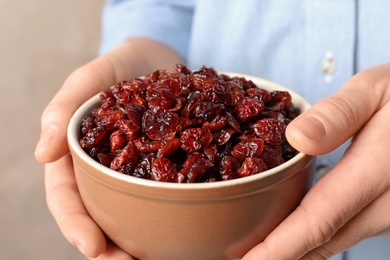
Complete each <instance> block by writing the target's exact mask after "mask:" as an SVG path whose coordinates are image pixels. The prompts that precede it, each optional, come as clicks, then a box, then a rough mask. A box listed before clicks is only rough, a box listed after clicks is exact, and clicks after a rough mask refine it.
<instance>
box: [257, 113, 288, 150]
mask: <svg viewBox="0 0 390 260" xmlns="http://www.w3.org/2000/svg"><path fill="white" fill-rule="evenodd" d="M252 127H253V129H254V130H255V132H256V135H257V136H258V137H261V138H262V139H263V140H264V141H265V142H267V143H269V144H280V143H282V142H283V141H284V140H285V134H284V133H285V130H286V125H285V124H284V123H282V122H280V121H279V120H278V119H275V118H263V119H260V120H259V121H257V122H256V123H254V124H253V126H252Z"/></svg>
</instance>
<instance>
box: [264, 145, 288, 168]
mask: <svg viewBox="0 0 390 260" xmlns="http://www.w3.org/2000/svg"><path fill="white" fill-rule="evenodd" d="M261 158H262V159H263V161H264V163H265V164H266V165H267V167H268V168H274V167H276V166H278V165H280V164H282V163H284V159H283V154H282V148H281V147H280V146H265V147H264V150H263V152H262V154H261Z"/></svg>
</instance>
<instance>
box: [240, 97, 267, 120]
mask: <svg viewBox="0 0 390 260" xmlns="http://www.w3.org/2000/svg"><path fill="white" fill-rule="evenodd" d="M263 109H264V103H263V101H258V100H255V99H252V98H249V97H246V98H244V100H243V101H242V102H240V103H238V104H237V105H236V106H235V111H236V116H237V118H238V119H239V120H241V121H242V122H247V121H248V120H250V119H253V118H256V117H258V116H259V115H260V113H261V112H262V111H263Z"/></svg>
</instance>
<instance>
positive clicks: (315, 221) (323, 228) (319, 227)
mask: <svg viewBox="0 0 390 260" xmlns="http://www.w3.org/2000/svg"><path fill="white" fill-rule="evenodd" d="M299 210H300V211H301V213H302V214H303V215H304V219H307V235H308V237H307V239H308V240H307V241H308V243H309V247H310V248H318V247H320V246H322V245H323V244H325V243H326V242H328V241H329V240H330V239H331V238H332V237H333V235H334V234H335V233H336V231H337V229H338V228H337V227H338V226H339V225H338V220H337V218H334V219H333V220H331V219H322V218H319V217H317V216H316V214H313V213H312V212H311V211H310V210H309V209H306V208H305V207H304V206H302V205H301V206H299Z"/></svg>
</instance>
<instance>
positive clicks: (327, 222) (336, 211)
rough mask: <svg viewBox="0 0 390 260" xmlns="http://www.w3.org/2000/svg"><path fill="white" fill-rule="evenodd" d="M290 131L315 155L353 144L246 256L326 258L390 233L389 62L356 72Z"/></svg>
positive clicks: (303, 148) (294, 142) (290, 135)
mask: <svg viewBox="0 0 390 260" xmlns="http://www.w3.org/2000/svg"><path fill="white" fill-rule="evenodd" d="M286 131H287V132H286V135H287V138H288V140H289V142H290V143H291V144H292V145H293V146H294V147H295V148H296V149H298V150H300V151H302V152H304V153H307V154H312V155H320V154H325V153H328V152H330V151H332V150H334V149H335V148H337V147H338V146H340V145H341V144H342V143H344V142H345V141H346V140H347V139H349V138H350V137H353V139H352V143H351V145H350V146H349V148H348V149H347V151H346V152H345V154H344V155H343V157H342V158H341V159H340V161H339V162H338V163H337V165H336V166H335V167H334V168H333V169H332V170H331V171H329V172H328V173H327V174H326V175H325V176H324V177H323V178H321V179H320V180H319V181H318V182H317V183H316V184H315V185H314V186H313V187H312V189H311V190H310V191H309V192H308V193H307V194H306V196H305V197H304V199H303V200H302V202H301V204H300V205H299V206H298V207H297V208H296V210H295V211H294V212H293V213H291V215H290V216H288V217H287V218H286V219H285V220H284V221H283V222H282V223H281V224H280V225H279V226H278V227H277V228H276V229H275V230H274V231H273V232H272V233H271V234H269V235H268V237H267V238H266V239H265V240H264V241H263V242H262V243H260V244H259V245H257V246H256V247H254V248H253V249H252V250H251V251H250V252H248V253H247V254H246V255H245V256H244V258H243V259H244V260H249V259H272V260H278V259H288V260H291V259H327V258H329V257H330V256H333V255H335V254H337V253H339V252H342V251H344V250H346V249H348V248H350V247H352V246H353V245H355V244H357V243H358V242H359V241H362V240H364V239H365V238H369V237H372V236H378V235H390V217H389V216H390V134H389V133H390V63H388V64H384V65H380V66H376V67H372V68H369V69H367V70H364V71H362V72H360V73H358V74H356V75H355V76H354V77H352V78H351V79H350V80H349V81H348V82H347V83H346V84H345V85H344V86H343V87H342V88H341V89H340V90H339V91H338V92H337V93H335V94H333V95H331V96H329V97H328V98H326V99H324V100H322V101H320V102H318V103H317V104H315V105H314V106H313V107H311V108H310V109H309V110H308V111H306V112H304V113H302V115H300V116H299V117H298V118H296V120H294V121H293V122H291V124H290V125H289V126H288V128H287V130H286Z"/></svg>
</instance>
